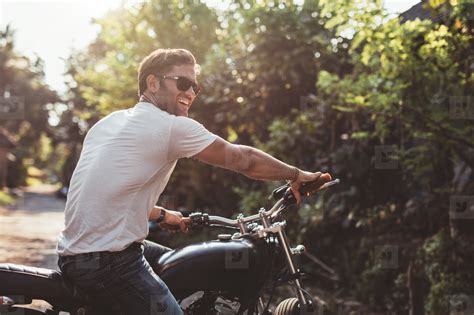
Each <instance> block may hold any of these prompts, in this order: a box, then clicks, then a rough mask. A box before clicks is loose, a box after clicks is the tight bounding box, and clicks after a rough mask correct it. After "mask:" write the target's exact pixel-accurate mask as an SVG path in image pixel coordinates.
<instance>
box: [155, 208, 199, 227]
mask: <svg viewBox="0 0 474 315" xmlns="http://www.w3.org/2000/svg"><path fill="white" fill-rule="evenodd" d="M191 223H192V222H191V219H190V218H186V217H183V214H182V213H181V212H179V211H173V210H166V216H165V219H164V221H163V222H161V223H159V224H158V226H159V227H160V228H162V229H165V230H167V231H168V232H170V233H176V232H179V231H181V232H184V233H187V232H188V227H189V226H190V225H191Z"/></svg>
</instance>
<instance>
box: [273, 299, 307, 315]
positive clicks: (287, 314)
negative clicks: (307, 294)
mask: <svg viewBox="0 0 474 315" xmlns="http://www.w3.org/2000/svg"><path fill="white" fill-rule="evenodd" d="M273 314H274V315H300V314H304V313H302V312H300V305H299V301H298V299H297V298H289V299H286V300H283V301H282V302H280V304H278V306H277V307H276V309H275V312H274V313H273Z"/></svg>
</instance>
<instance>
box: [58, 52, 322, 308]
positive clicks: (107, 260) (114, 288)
mask: <svg viewBox="0 0 474 315" xmlns="http://www.w3.org/2000/svg"><path fill="white" fill-rule="evenodd" d="M196 68H197V65H196V60H195V58H194V56H193V55H192V54H191V53H190V52H189V51H187V50H184V49H158V50H156V51H154V52H152V53H151V54H150V55H149V56H147V57H146V58H145V59H144V60H143V61H142V63H141V64H140V67H139V71H138V85H139V96H140V101H139V103H138V104H136V105H135V107H133V108H130V109H128V110H120V111H116V112H113V113H111V114H110V115H108V116H107V117H105V118H103V119H102V120H100V121H99V122H98V123H97V124H95V125H94V126H93V127H92V128H91V129H90V131H89V132H88V134H87V136H86V138H85V140H84V146H83V149H82V152H81V156H80V159H79V162H78V164H77V166H76V169H75V170H74V174H73V177H72V179H71V186H70V190H69V193H68V198H67V203H66V210H65V216H66V219H65V227H64V229H63V231H62V232H61V234H60V236H59V242H58V247H57V251H58V254H59V255H60V258H59V261H58V265H59V267H60V269H61V270H62V272H63V273H64V275H65V276H66V277H69V278H70V279H71V280H72V281H73V282H74V283H76V285H77V286H78V287H79V288H82V289H83V290H84V291H86V292H87V293H89V294H90V296H92V297H93V304H94V307H95V310H96V311H97V314H127V315H128V314H130V315H138V314H182V312H181V309H180V307H179V305H178V303H177V302H176V300H175V299H174V297H173V296H172V294H171V293H170V291H169V289H168V288H167V286H166V285H165V284H164V283H163V281H162V280H161V279H160V278H159V277H158V276H157V275H156V274H155V273H154V272H153V270H152V268H151V267H150V263H153V262H154V261H156V259H157V258H158V257H159V256H160V255H161V254H163V253H164V252H166V251H167V250H169V249H168V248H165V247H163V246H161V245H158V244H155V243H152V242H149V241H145V237H146V236H147V234H148V220H160V221H161V222H162V223H164V224H166V225H167V226H171V227H178V228H179V229H180V230H181V231H183V232H186V231H187V226H188V224H189V219H187V218H183V216H182V215H181V213H179V212H177V211H173V210H167V209H166V210H165V209H164V208H161V207H157V206H155V204H156V202H157V200H158V197H159V195H160V194H161V193H162V192H163V190H164V188H165V186H166V183H167V182H168V180H169V178H170V176H171V173H172V171H173V169H174V167H175V165H176V161H177V160H178V159H180V158H183V157H187V158H189V157H192V158H194V159H196V160H199V161H202V162H205V163H208V164H211V165H215V166H219V167H223V168H226V169H229V170H233V171H236V172H239V173H242V174H243V175H245V176H248V177H250V178H254V179H258V180H275V181H282V180H290V181H291V183H292V184H291V187H292V189H293V193H294V194H295V195H296V197H297V200H298V201H299V199H300V196H299V192H298V189H299V188H300V186H301V184H302V183H303V182H308V181H312V180H315V179H317V178H318V177H319V176H320V174H321V173H319V172H318V173H311V172H305V171H300V170H298V169H297V168H296V167H293V166H290V165H288V164H285V163H283V162H281V161H279V160H277V159H275V158H273V157H271V156H270V155H268V154H266V153H264V152H262V151H260V150H257V149H255V148H252V147H249V146H243V145H235V144H231V143H229V142H227V141H225V140H224V139H222V138H220V137H218V136H216V135H214V134H212V133H210V132H209V131H207V130H206V129H205V128H204V126H202V125H201V124H199V123H198V122H196V121H195V120H193V119H190V118H188V112H189V109H190V107H191V106H192V104H193V101H194V99H195V98H196V96H197V94H198V93H199V90H200V88H199V86H198V84H197V81H196ZM154 305H160V307H159V308H158V307H157V308H156V309H155V307H154Z"/></svg>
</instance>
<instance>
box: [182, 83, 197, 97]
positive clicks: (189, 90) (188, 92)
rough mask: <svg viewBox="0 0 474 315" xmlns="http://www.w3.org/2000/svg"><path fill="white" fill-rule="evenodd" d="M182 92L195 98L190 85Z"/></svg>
mask: <svg viewBox="0 0 474 315" xmlns="http://www.w3.org/2000/svg"><path fill="white" fill-rule="evenodd" d="M184 94H186V96H188V97H190V98H195V97H196V93H194V90H193V87H192V86H190V87H189V89H187V90H186V92H184Z"/></svg>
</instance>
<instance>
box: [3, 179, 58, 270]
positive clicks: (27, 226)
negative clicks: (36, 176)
mask: <svg viewBox="0 0 474 315" xmlns="http://www.w3.org/2000/svg"><path fill="white" fill-rule="evenodd" d="M55 190H56V188H55V187H54V186H51V185H40V186H33V187H27V188H24V189H22V191H23V193H22V195H23V196H21V197H19V198H18V200H17V203H16V204H15V205H14V206H12V207H9V208H2V207H0V236H1V237H0V262H9V263H16V264H25V265H31V266H35V267H43V268H49V269H58V267H57V255H56V252H55V248H56V241H57V237H58V234H59V232H60V231H61V229H62V226H63V222H64V205H65V200H64V199H58V198H57V197H56V196H55V195H54V192H55Z"/></svg>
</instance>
